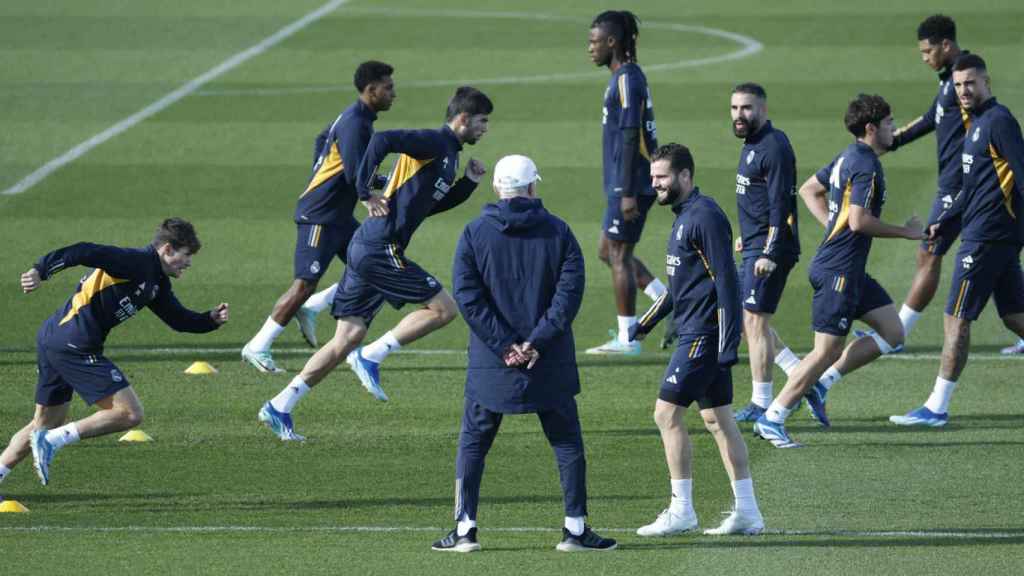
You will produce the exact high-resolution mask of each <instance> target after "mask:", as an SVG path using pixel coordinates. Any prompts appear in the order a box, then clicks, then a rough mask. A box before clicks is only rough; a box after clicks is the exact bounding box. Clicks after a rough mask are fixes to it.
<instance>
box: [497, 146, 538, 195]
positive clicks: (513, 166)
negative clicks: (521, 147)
mask: <svg viewBox="0 0 1024 576" xmlns="http://www.w3.org/2000/svg"><path fill="white" fill-rule="evenodd" d="M535 180H540V174H538V173H537V165H536V164H534V163H533V160H530V159H529V158H527V157H526V156H522V155H519V154H512V155H511V156H505V157H504V158H502V159H501V160H498V163H497V164H495V165H494V186H495V187H497V188H519V187H522V186H527V185H529V184H530V183H531V182H533V181H535Z"/></svg>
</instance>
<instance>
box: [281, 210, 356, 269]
mask: <svg viewBox="0 0 1024 576" xmlns="http://www.w3.org/2000/svg"><path fill="white" fill-rule="evenodd" d="M297 227H298V237H297V238H296V239H295V278H299V279H301V280H306V281H309V282H317V281H319V280H320V277H321V276H323V275H324V273H325V272H327V267H328V266H330V265H331V260H333V259H334V258H335V257H337V258H338V259H340V260H341V261H342V262H345V261H346V256H345V253H346V251H347V250H348V244H349V242H351V241H352V235H353V234H355V233H356V228H358V227H359V221H358V220H356V219H355V218H351V221H350V222H348V223H346V224H344V225H342V226H328V225H325V224H298V225H297Z"/></svg>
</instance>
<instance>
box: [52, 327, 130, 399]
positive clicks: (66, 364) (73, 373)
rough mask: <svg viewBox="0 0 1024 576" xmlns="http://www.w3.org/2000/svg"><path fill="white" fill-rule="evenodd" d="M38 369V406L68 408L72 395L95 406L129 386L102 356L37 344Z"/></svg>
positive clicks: (122, 376)
mask: <svg viewBox="0 0 1024 576" xmlns="http://www.w3.org/2000/svg"><path fill="white" fill-rule="evenodd" d="M36 367H37V368H38V370H39V380H38V381H37V383H36V404H41V405H43V406H60V405H62V404H67V403H68V402H70V401H71V395H72V393H73V392H78V395H79V396H81V397H82V399H83V400H85V403H86V404H89V405H92V404H95V403H96V402H97V401H99V400H102V399H104V398H106V397H107V396H110V395H112V394H114V393H115V392H117V391H118V390H121V389H124V388H127V387H128V386H129V384H128V379H127V378H125V377H124V374H123V373H122V372H121V370H120V369H119V368H118V367H117V366H115V365H114V363H113V362H111V361H110V360H108V359H107V357H106V356H104V355H103V354H102V353H95V354H89V353H87V352H83V351H80V350H75V349H72V348H67V349H60V348H56V347H55V348H50V347H48V346H46V345H45V344H44V343H43V342H42V341H37V342H36Z"/></svg>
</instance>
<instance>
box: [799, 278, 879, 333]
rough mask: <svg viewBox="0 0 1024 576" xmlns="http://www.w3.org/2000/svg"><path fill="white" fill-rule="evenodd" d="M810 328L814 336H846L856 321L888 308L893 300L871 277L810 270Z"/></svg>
mask: <svg viewBox="0 0 1024 576" xmlns="http://www.w3.org/2000/svg"><path fill="white" fill-rule="evenodd" d="M810 280H811V287H812V288H814V298H813V299H812V300H811V325H812V327H813V328H814V331H815V332H822V333H824V334H832V335H833V336H846V335H848V334H849V333H850V327H851V325H852V324H853V321H854V320H856V319H857V318H860V317H861V316H863V315H865V314H867V313H868V312H871V311H872V310H874V309H876V308H881V307H882V306H885V305H887V304H892V298H890V297H889V294H888V293H887V292H886V291H885V288H882V285H881V284H879V283H878V282H877V281H876V280H875V279H874V278H872V277H871V275H870V274H868V273H866V272H865V273H864V274H860V275H858V276H856V277H852V278H851V277H850V276H849V275H847V274H845V273H843V272H837V271H832V270H816V269H815V268H814V267H811V271H810Z"/></svg>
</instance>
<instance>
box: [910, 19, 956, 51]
mask: <svg viewBox="0 0 1024 576" xmlns="http://www.w3.org/2000/svg"><path fill="white" fill-rule="evenodd" d="M917 39H918V40H927V41H928V42H929V43H930V44H941V43H942V41H943V40H949V41H950V42H956V22H953V19H952V18H950V17H949V16H946V15H945V14H933V15H932V16H929V17H927V18H925V19H924V21H922V22H921V23H920V24H919V25H918V26H917Z"/></svg>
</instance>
